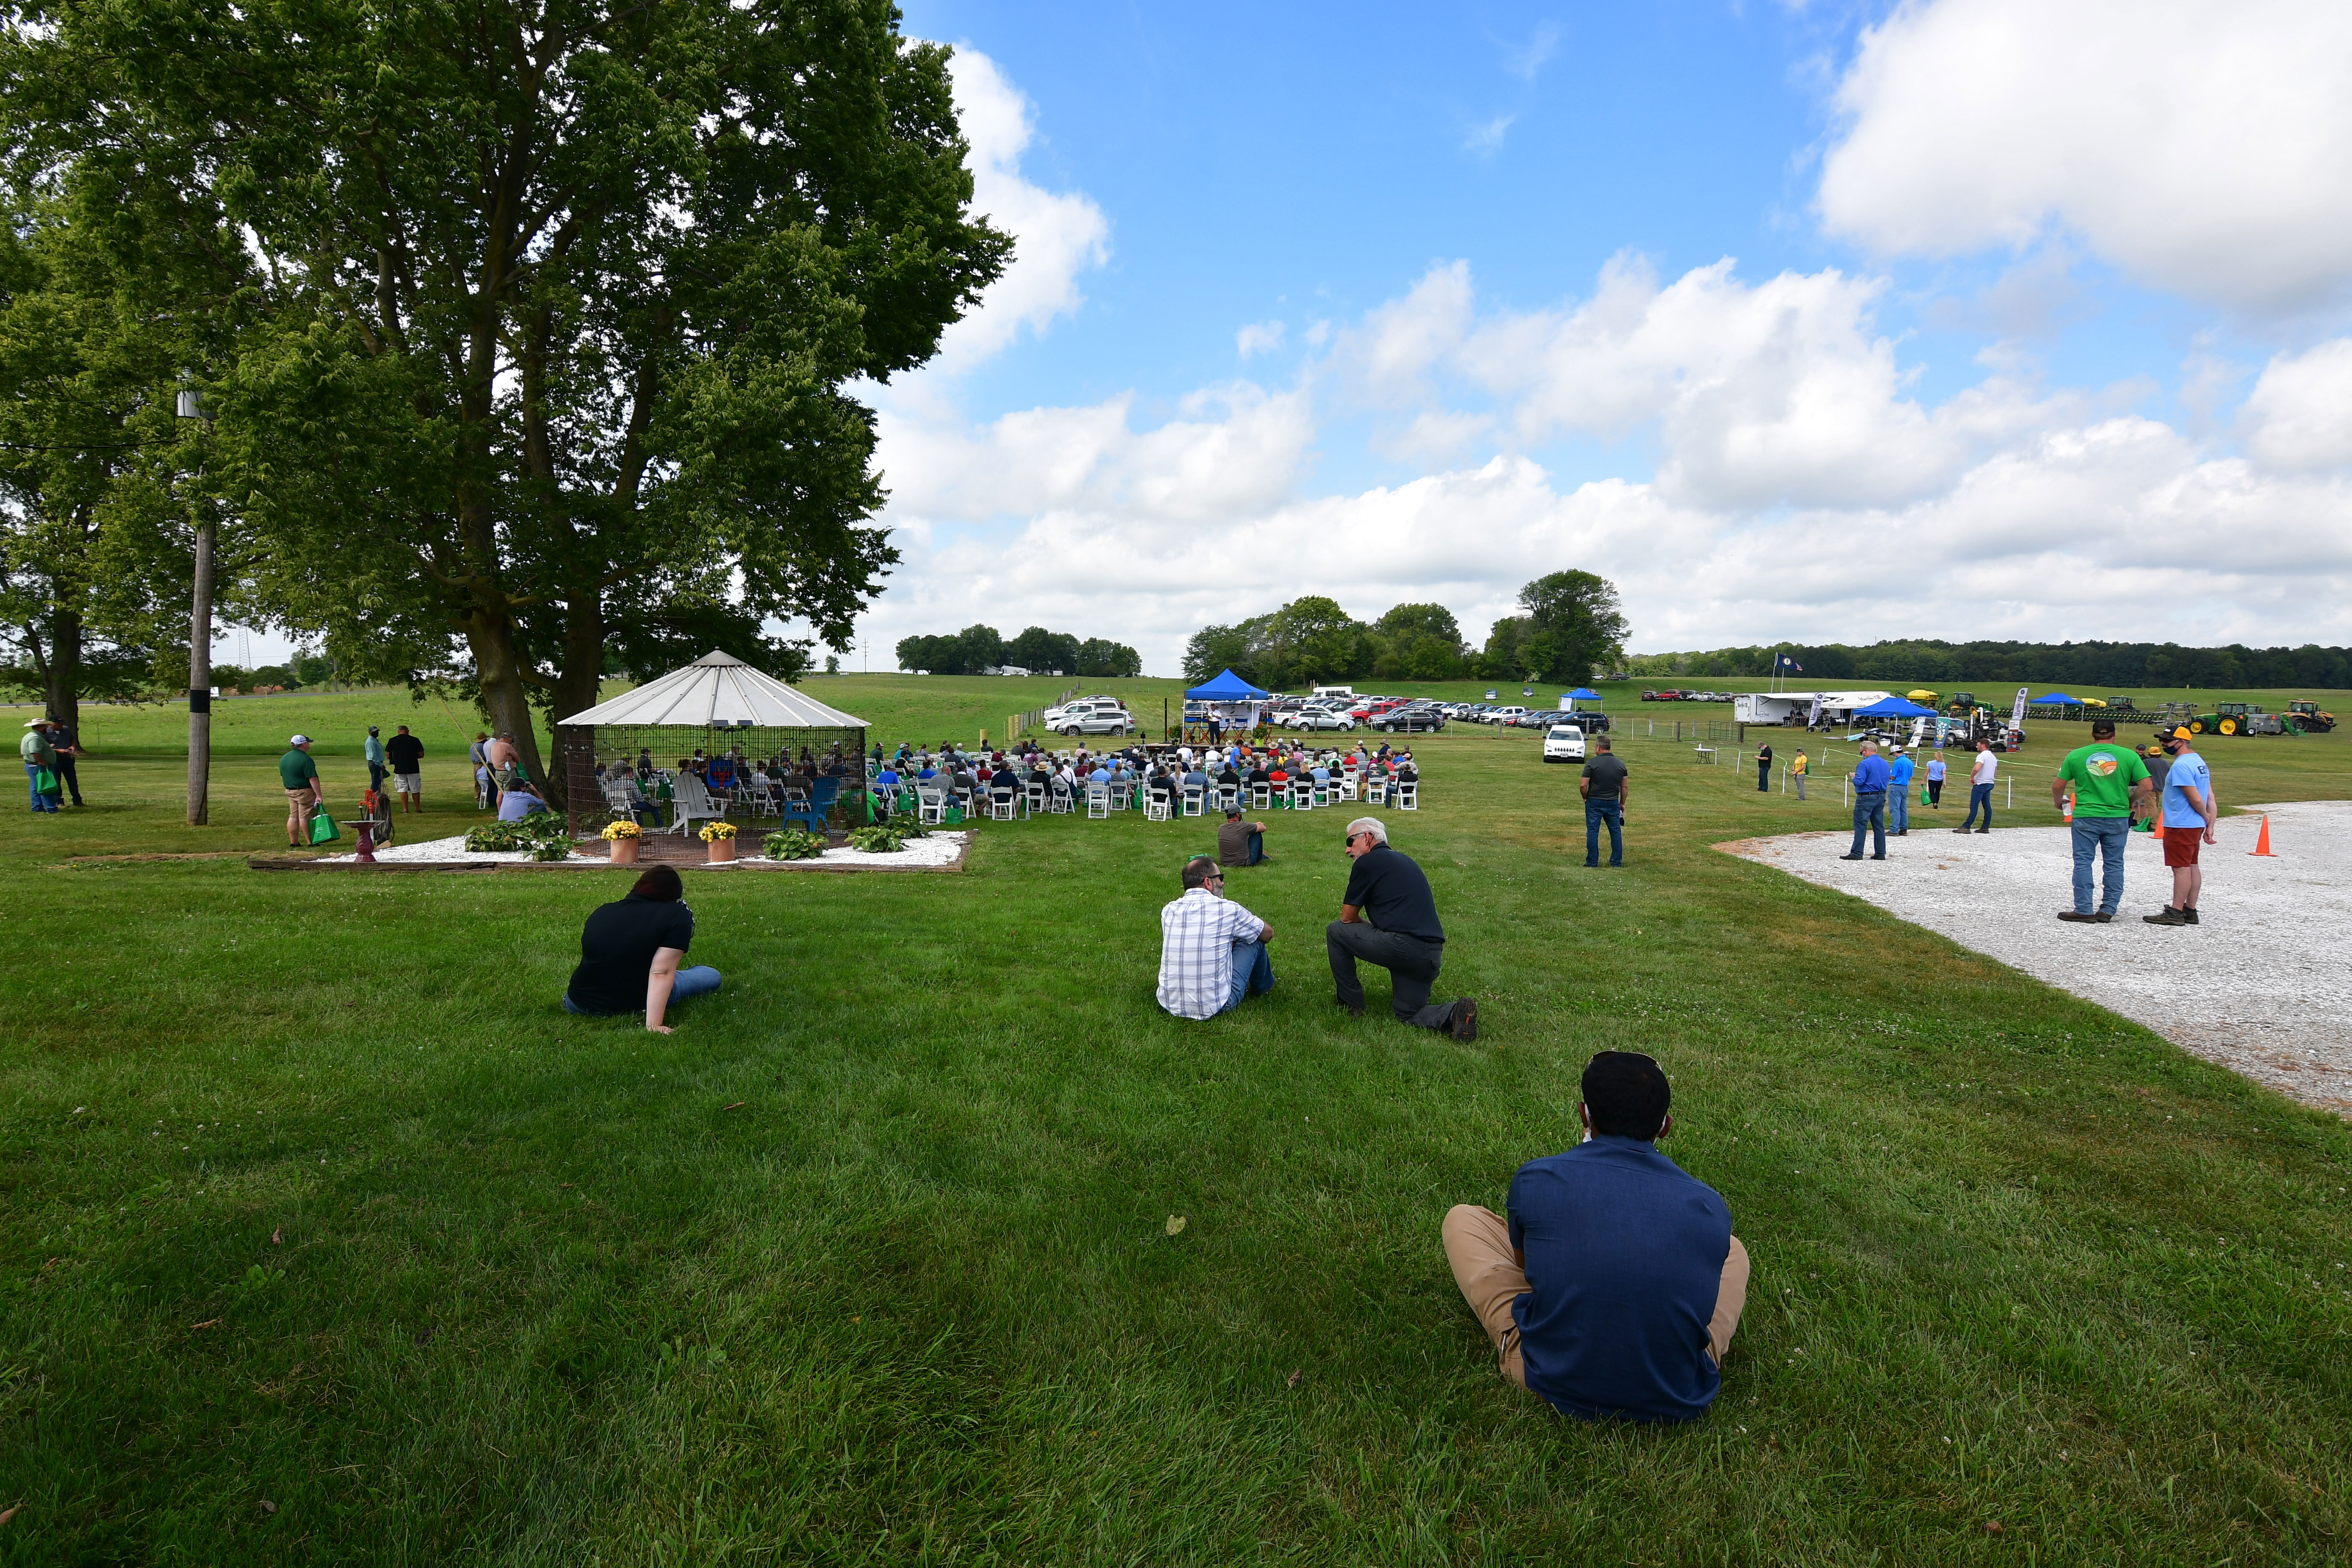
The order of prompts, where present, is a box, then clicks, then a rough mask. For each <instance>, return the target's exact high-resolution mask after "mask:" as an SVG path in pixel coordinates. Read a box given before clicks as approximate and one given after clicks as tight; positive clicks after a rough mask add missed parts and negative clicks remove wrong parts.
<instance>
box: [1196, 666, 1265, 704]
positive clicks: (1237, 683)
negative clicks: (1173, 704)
mask: <svg viewBox="0 0 2352 1568" xmlns="http://www.w3.org/2000/svg"><path fill="white" fill-rule="evenodd" d="M1265 699H1266V693H1265V692H1263V691H1260V690H1259V689H1257V688H1256V687H1255V686H1252V685H1251V684H1250V683H1249V682H1248V681H1246V680H1244V679H1242V678H1241V677H1240V676H1238V675H1235V674H1234V672H1233V671H1232V670H1230V669H1228V670H1226V671H1225V672H1224V673H1223V674H1222V675H1219V676H1218V677H1217V678H1216V679H1213V680H1204V681H1202V683H1201V684H1200V685H1198V686H1195V687H1193V688H1192V689H1191V690H1190V691H1187V692H1185V693H1184V700H1185V701H1187V702H1263V701H1265Z"/></svg>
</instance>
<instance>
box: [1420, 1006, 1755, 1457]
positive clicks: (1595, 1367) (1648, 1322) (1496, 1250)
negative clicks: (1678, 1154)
mask: <svg viewBox="0 0 2352 1568" xmlns="http://www.w3.org/2000/svg"><path fill="white" fill-rule="evenodd" d="M1583 1089H1584V1098H1583V1099H1582V1100H1580V1101H1579V1102H1578V1104H1577V1107H1576V1113H1577V1117H1578V1119H1579V1120H1580V1121H1581V1122H1582V1123H1583V1125H1584V1131H1585V1141H1584V1142H1582V1143H1580V1144H1578V1145H1577V1146H1576V1147H1575V1148H1572V1149H1570V1150H1569V1151H1568V1152H1566V1153H1562V1154H1553V1155H1549V1156H1547V1157H1545V1158H1543V1159H1539V1160H1530V1161H1529V1162H1528V1163H1526V1164H1524V1165H1522V1166H1520V1167H1519V1171H1518V1174H1517V1175H1516V1176H1514V1177H1512V1178H1511V1190H1510V1195H1509V1197H1508V1199H1507V1202H1506V1205H1505V1206H1506V1214H1504V1215H1497V1214H1496V1213H1494V1212H1493V1211H1492V1210H1490V1209H1486V1208H1482V1207H1480V1206H1478V1205H1475V1204H1461V1205H1456V1206H1455V1207H1454V1209H1453V1210H1452V1211H1450V1212H1449V1213H1448V1214H1447V1215H1446V1216H1445V1225H1444V1239H1445V1259H1446V1261H1447V1262H1448V1263H1449V1264H1451V1265H1452V1266H1453V1268H1454V1282H1455V1283H1456V1284H1457V1285H1459V1286H1460V1287H1461V1288H1462V1295H1463V1299H1464V1300H1466V1301H1467V1302H1468V1303H1469V1304H1470V1310H1471V1313H1472V1315H1474V1316H1475V1317H1476V1318H1477V1320H1478V1324H1479V1327H1481V1328H1483V1329H1485V1330H1486V1338H1487V1339H1488V1340H1489V1341H1490V1342H1493V1344H1494V1346H1495V1348H1496V1352H1497V1353H1498V1356H1499V1359H1500V1363H1501V1370H1502V1373H1503V1375H1504V1376H1505V1377H1507V1378H1508V1379H1510V1380H1511V1381H1512V1382H1513V1383H1516V1384H1519V1385H1520V1386H1521V1387H1523V1388H1527V1389H1528V1390H1531V1391H1532V1392H1534V1393H1536V1394H1541V1395H1542V1396H1543V1397H1544V1398H1546V1399H1548V1400H1549V1401H1550V1402H1551V1403H1552V1404H1553V1405H1556V1406H1557V1407H1558V1408H1559V1409H1560V1410H1562V1411H1564V1412H1566V1413H1567V1414H1568V1415H1575V1416H1580V1417H1584V1418H1586V1419H1593V1418H1598V1417H1602V1416H1622V1417H1623V1418H1625V1419H1628V1420H1634V1421H1691V1420H1696V1418H1697V1417H1699V1416H1700V1415H1705V1414H1706V1408H1707V1406H1708V1405H1710V1404H1712V1403H1713V1402H1714V1400H1715V1396H1716V1394H1717V1391H1718V1390H1719V1389H1720V1388H1721V1387H1722V1386H1723V1375H1722V1373H1721V1371H1720V1370H1719V1369H1720V1368H1721V1366H1722V1363H1723V1358H1724V1355H1725V1354H1726V1353H1727V1352H1728V1351H1729V1350H1730V1348H1731V1336H1732V1334H1733V1333H1734V1332H1735V1331H1737V1330H1738V1327H1739V1313H1740V1310H1741V1308H1742V1307H1743V1306H1744V1305H1745V1303H1746V1301H1747V1299H1748V1249H1747V1248H1746V1247H1742V1246H1741V1245H1740V1243H1739V1238H1738V1237H1736V1236H1734V1235H1732V1233H1731V1211H1730V1210H1729V1209H1727V1207H1725V1206H1724V1202H1723V1199H1722V1197H1721V1195H1720V1194H1717V1192H1716V1191H1715V1189H1714V1188H1712V1187H1710V1186H1707V1185H1706V1184H1705V1183H1703V1182H1700V1181H1699V1180H1697V1179H1696V1177H1693V1176H1691V1175H1688V1174H1686V1173H1685V1172H1684V1171H1683V1170H1682V1168H1681V1167H1680V1166H1678V1165H1676V1164H1675V1163H1674V1162H1673V1161H1672V1160H1669V1159H1667V1158H1666V1157H1665V1156H1664V1154H1661V1153H1659V1152H1658V1150H1657V1141H1658V1140H1659V1139H1661V1138H1664V1136H1665V1135H1666V1134H1667V1133H1668V1132H1670V1131H1673V1129H1674V1124H1675V1123H1674V1118H1673V1117H1672V1116H1670V1115H1669V1114H1667V1108H1668V1106H1669V1104H1670V1103H1671V1100H1672V1090H1671V1089H1669V1088H1668V1087H1667V1084H1666V1075H1665V1074H1664V1072H1662V1071H1661V1070H1659V1068H1658V1064H1657V1063H1656V1062H1654V1061H1653V1060H1651V1059H1650V1058H1648V1057H1645V1056H1642V1055H1639V1054H1638V1053H1635V1052H1632V1051H1603V1052H1601V1054H1600V1055H1599V1056H1596V1057H1594V1058H1592V1060H1591V1062H1590V1063H1588V1064H1587V1065H1586V1067H1585V1069H1584V1085H1583Z"/></svg>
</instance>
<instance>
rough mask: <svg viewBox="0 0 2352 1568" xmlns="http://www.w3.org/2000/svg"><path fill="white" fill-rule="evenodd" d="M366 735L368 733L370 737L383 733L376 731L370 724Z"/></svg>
mask: <svg viewBox="0 0 2352 1568" xmlns="http://www.w3.org/2000/svg"><path fill="white" fill-rule="evenodd" d="M368 733H369V734H371V735H376V734H381V733H383V731H380V730H378V729H377V728H376V727H375V726H374V725H373V724H371V725H369V726H368Z"/></svg>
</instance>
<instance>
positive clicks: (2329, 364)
mask: <svg viewBox="0 0 2352 1568" xmlns="http://www.w3.org/2000/svg"><path fill="white" fill-rule="evenodd" d="M2242 417H2243V420H2244V423H2245V426H2246V450H2247V451H2248V452H2250V453H2251V454H2252V455H2253V457H2254V458H2256V459H2257V460H2258V461H2260V462H2261V463H2262V464H2263V466H2264V467H2265V468H2283V469H2318V468H2346V467H2352V338H2336V339H2332V340H2331V341H2329V342H2324V343H2321V344H2320V345H2319V346H2318V347H2316V348H2315V349H2311V350H2308V351H2306V352H2305V353H2301V354H2297V355H2293V356H2289V355H2286V354H2281V355H2279V356H2278V357H2277V358H2276V359H2274V360H2273V361H2271V363H2270V364H2269V365H2268V367H2267V368H2265V369H2264V370H2263V378H2262V379H2261V380H2260V381H2258V382H2256V383H2255V384H2254V390H2253V392H2252V394H2251V395H2249V396H2248V397H2247V399H2246V406H2245V409H2244V412H2243V415H2242Z"/></svg>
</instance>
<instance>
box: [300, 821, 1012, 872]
mask: <svg viewBox="0 0 2352 1568" xmlns="http://www.w3.org/2000/svg"><path fill="white" fill-rule="evenodd" d="M970 842H971V834H969V833H940V832H938V831H936V830H934V831H932V832H931V833H930V834H929V836H928V837H922V838H917V839H913V840H911V841H909V842H908V845H907V847H905V848H903V849H901V850H899V851H898V853H897V854H895V855H869V854H867V853H866V851H865V850H863V849H847V848H844V849H828V850H826V851H825V852H824V854H822V855H820V856H818V857H817V858H815V859H814V860H770V859H768V858H765V857H763V856H762V855H761V853H760V837H759V835H757V834H753V833H747V834H741V835H739V836H738V837H737V838H736V840H735V843H736V845H737V849H736V854H737V856H738V858H736V859H734V860H732V861H726V860H722V861H719V863H718V864H717V865H713V866H703V865H688V866H687V867H686V868H685V869H688V870H693V871H703V870H710V871H723V870H728V869H730V868H733V869H739V870H746V871H792V870H821V869H843V870H848V869H856V870H861V871H935V870H939V869H940V868H945V867H949V866H952V865H954V864H955V863H956V862H957V861H958V860H959V859H961V858H962V856H963V852H964V847H965V846H966V845H967V844H969V843H970ZM375 858H377V859H378V860H379V861H383V862H384V863H386V864H391V865H398V864H400V863H402V862H408V863H411V864H419V865H433V866H451V865H490V864H495V863H501V862H509V863H510V862H518V861H527V860H529V859H530V855H528V854H525V853H520V852H506V851H496V852H494V851H490V850H469V849H467V847H466V838H465V835H463V834H459V835H458V836H457V837H455V838H428V839H425V840H424V841H423V842H422V843H417V844H408V843H398V844H394V845H392V846H391V847H388V848H379V849H377V850H376V852H375ZM358 859H359V853H358V851H356V850H354V851H352V853H351V854H348V855H322V856H320V858H319V859H318V860H317V861H316V862H315V864H319V865H326V866H336V865H343V866H348V865H351V864H352V863H353V862H355V861H356V860H358ZM608 863H609V861H608V858H607V857H606V856H605V855H604V852H603V850H602V849H601V847H599V848H592V849H587V850H584V851H583V850H581V849H576V848H575V849H574V850H573V851H572V858H570V859H569V860H558V861H545V862H541V864H545V865H558V866H603V865H606V864H608Z"/></svg>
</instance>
